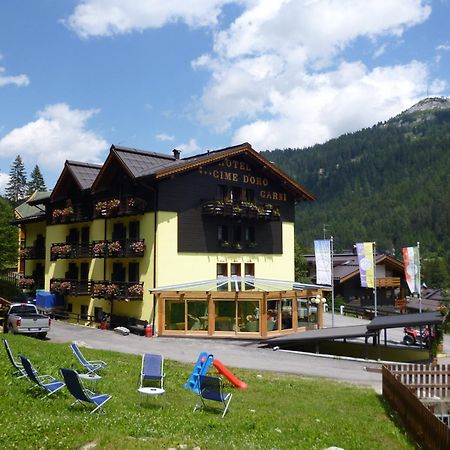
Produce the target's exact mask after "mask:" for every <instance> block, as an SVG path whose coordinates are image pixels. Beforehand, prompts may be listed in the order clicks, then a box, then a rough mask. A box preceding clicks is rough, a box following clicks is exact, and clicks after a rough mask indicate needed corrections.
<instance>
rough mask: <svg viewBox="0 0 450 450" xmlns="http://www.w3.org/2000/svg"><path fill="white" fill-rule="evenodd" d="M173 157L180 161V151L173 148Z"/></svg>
mask: <svg viewBox="0 0 450 450" xmlns="http://www.w3.org/2000/svg"><path fill="white" fill-rule="evenodd" d="M172 153H173V156H174V157H175V159H180V155H181V150H177V149H176V148H174V149H173V150H172Z"/></svg>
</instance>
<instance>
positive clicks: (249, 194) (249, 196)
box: [245, 189, 255, 202]
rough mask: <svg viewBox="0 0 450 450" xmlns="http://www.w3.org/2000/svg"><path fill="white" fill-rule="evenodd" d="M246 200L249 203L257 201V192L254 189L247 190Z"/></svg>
mask: <svg viewBox="0 0 450 450" xmlns="http://www.w3.org/2000/svg"><path fill="white" fill-rule="evenodd" d="M245 200H247V201H248V202H253V201H255V191H254V190H253V189H246V190H245Z"/></svg>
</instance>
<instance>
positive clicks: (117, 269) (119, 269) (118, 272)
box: [111, 263, 126, 281]
mask: <svg viewBox="0 0 450 450" xmlns="http://www.w3.org/2000/svg"><path fill="white" fill-rule="evenodd" d="M125 272H126V270H125V267H123V265H122V264H121V263H114V264H113V271H112V274H111V281H125Z"/></svg>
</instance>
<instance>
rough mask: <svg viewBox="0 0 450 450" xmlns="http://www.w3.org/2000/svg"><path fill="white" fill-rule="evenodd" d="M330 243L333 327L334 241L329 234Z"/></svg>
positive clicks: (332, 322) (332, 317) (332, 323)
mask: <svg viewBox="0 0 450 450" xmlns="http://www.w3.org/2000/svg"><path fill="white" fill-rule="evenodd" d="M330 241H331V242H330V243H331V252H330V254H331V326H332V327H334V274H333V272H334V264H333V258H334V243H333V236H331V239H330Z"/></svg>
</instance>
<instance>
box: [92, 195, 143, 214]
mask: <svg viewBox="0 0 450 450" xmlns="http://www.w3.org/2000/svg"><path fill="white" fill-rule="evenodd" d="M146 206H147V202H146V201H145V200H144V199H142V198H139V197H136V196H124V197H115V198H107V199H104V200H99V201H97V202H96V203H95V204H94V211H93V217H95V218H99V217H118V216H132V215H136V214H142V213H143V212H144V211H145V208H146Z"/></svg>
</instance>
